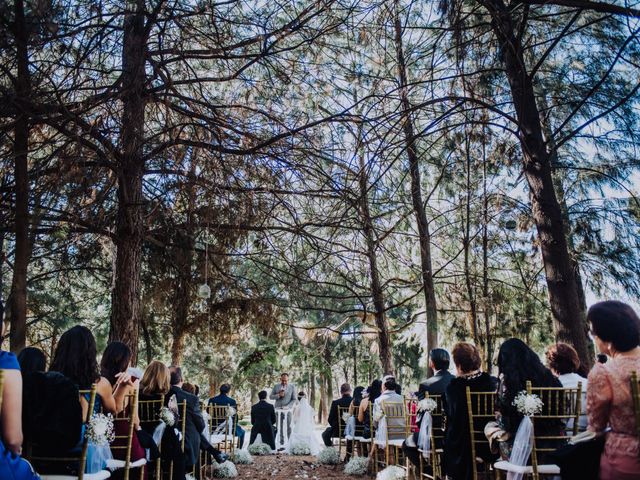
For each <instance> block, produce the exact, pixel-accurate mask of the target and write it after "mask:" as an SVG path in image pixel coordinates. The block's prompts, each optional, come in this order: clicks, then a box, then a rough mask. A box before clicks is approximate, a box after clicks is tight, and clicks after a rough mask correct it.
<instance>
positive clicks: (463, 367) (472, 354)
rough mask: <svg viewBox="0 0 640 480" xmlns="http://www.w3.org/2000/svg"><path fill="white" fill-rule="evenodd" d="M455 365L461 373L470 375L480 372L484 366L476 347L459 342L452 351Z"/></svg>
mask: <svg viewBox="0 0 640 480" xmlns="http://www.w3.org/2000/svg"><path fill="white" fill-rule="evenodd" d="M451 353H452V355H453V363H455V365H456V368H457V369H458V370H459V371H460V373H469V372H473V371H475V370H478V369H479V368H480V366H481V365H482V359H481V358H480V352H478V349H477V348H476V346H475V345H473V344H471V343H467V342H459V343H456V344H455V345H454V346H453V350H452V351H451Z"/></svg>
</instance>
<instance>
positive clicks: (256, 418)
mask: <svg viewBox="0 0 640 480" xmlns="http://www.w3.org/2000/svg"><path fill="white" fill-rule="evenodd" d="M258 400H259V401H258V403H256V404H255V405H254V406H253V407H251V437H250V439H249V445H251V444H253V442H255V440H256V437H257V436H258V434H260V436H261V437H262V443H266V444H267V445H269V446H270V447H271V449H272V450H275V449H276V438H275V428H274V425H275V423H276V411H275V409H274V408H273V405H271V404H270V403H269V402H267V392H266V391H265V390H262V391H261V392H260V393H258Z"/></svg>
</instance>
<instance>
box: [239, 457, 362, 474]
mask: <svg viewBox="0 0 640 480" xmlns="http://www.w3.org/2000/svg"><path fill="white" fill-rule="evenodd" d="M315 460H316V458H315V457H301V456H294V455H266V456H255V455H254V457H253V464H252V465H236V467H237V469H238V478H240V479H246V480H249V479H251V480H274V479H286V480H337V479H340V480H345V479H351V480H354V479H357V478H361V477H351V476H349V475H345V474H344V471H343V470H344V464H340V465H335V466H334V465H319V464H317V463H315Z"/></svg>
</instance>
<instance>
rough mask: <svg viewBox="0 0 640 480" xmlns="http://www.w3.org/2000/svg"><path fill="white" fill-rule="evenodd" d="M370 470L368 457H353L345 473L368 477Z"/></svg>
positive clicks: (345, 468)
mask: <svg viewBox="0 0 640 480" xmlns="http://www.w3.org/2000/svg"><path fill="white" fill-rule="evenodd" d="M368 469H369V459H368V458H367V457H351V460H349V462H348V463H347V464H346V465H345V467H344V473H346V474H347V475H366V474H367V470H368Z"/></svg>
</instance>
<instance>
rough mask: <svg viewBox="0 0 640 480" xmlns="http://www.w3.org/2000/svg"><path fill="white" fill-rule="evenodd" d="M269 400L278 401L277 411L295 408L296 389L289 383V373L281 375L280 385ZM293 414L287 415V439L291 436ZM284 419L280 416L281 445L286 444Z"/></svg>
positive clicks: (274, 389)
mask: <svg viewBox="0 0 640 480" xmlns="http://www.w3.org/2000/svg"><path fill="white" fill-rule="evenodd" d="M269 398H270V399H271V400H275V401H276V405H275V407H276V409H289V410H291V409H292V408H293V406H294V405H295V403H296V387H295V385H293V384H291V383H289V374H288V373H283V374H282V375H280V383H279V384H277V385H276V386H274V387H273V389H272V390H271V395H269ZM291 414H292V412H288V413H287V414H286V415H285V416H286V418H287V438H289V437H290V436H291ZM282 419H283V416H280V425H278V430H279V432H280V445H283V444H284V425H283V421H282Z"/></svg>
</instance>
